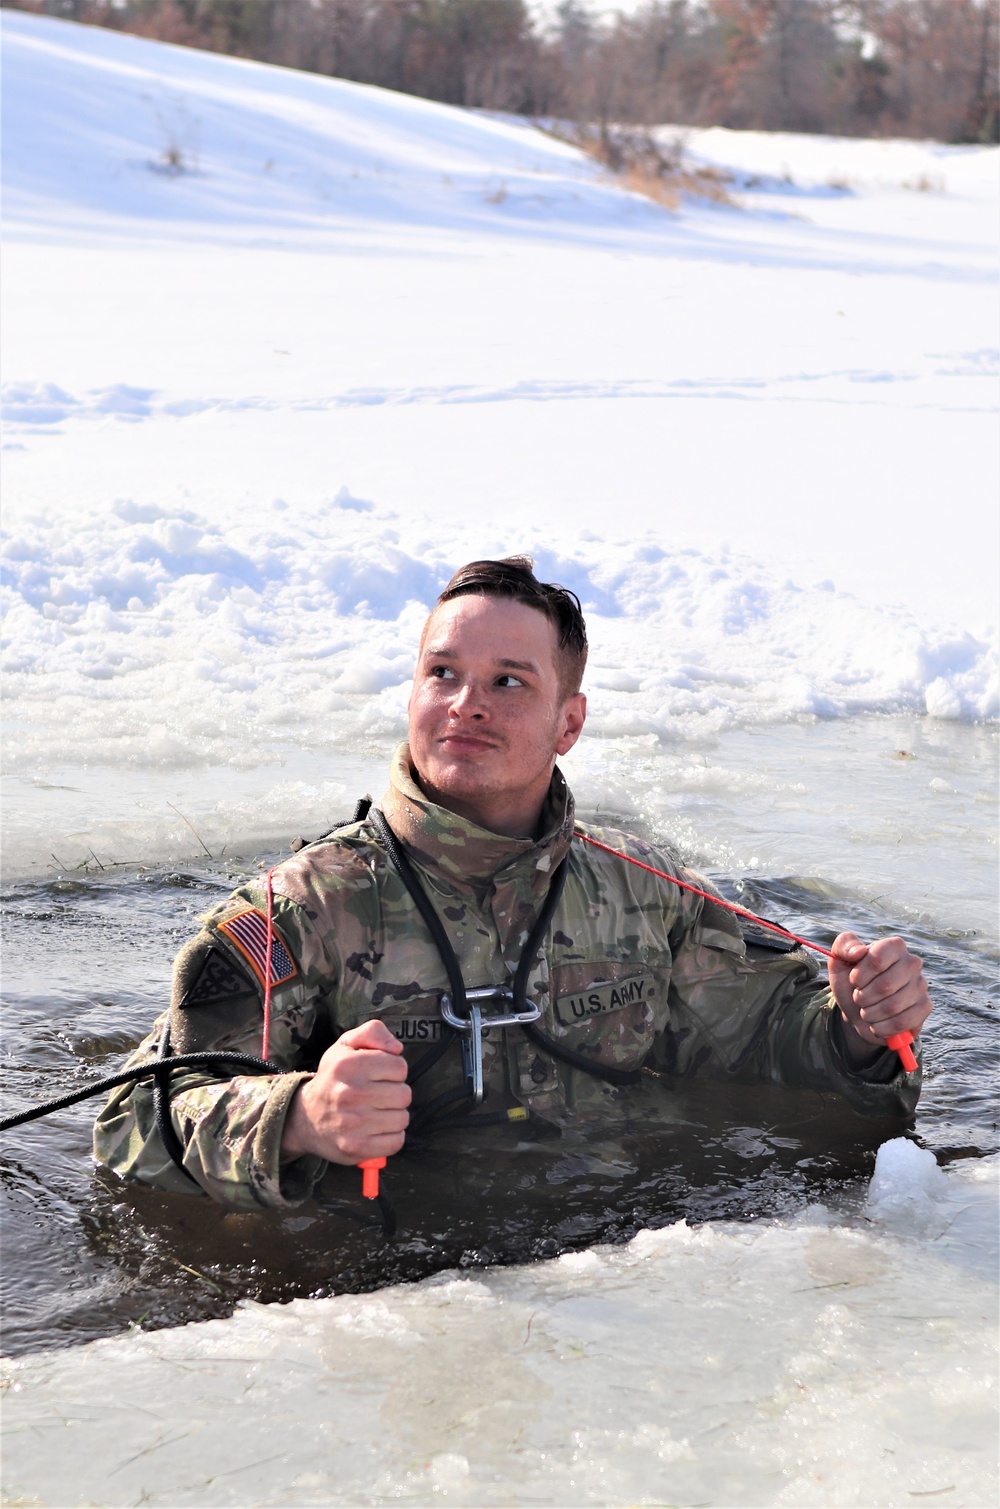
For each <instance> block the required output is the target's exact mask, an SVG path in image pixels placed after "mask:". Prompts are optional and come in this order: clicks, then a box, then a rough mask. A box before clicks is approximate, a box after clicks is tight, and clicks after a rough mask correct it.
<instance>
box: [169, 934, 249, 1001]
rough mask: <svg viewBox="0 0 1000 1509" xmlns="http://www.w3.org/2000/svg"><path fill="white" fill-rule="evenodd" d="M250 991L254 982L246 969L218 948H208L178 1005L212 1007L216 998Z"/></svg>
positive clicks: (225, 997) (222, 998) (221, 998)
mask: <svg viewBox="0 0 1000 1509" xmlns="http://www.w3.org/2000/svg"><path fill="white" fill-rule="evenodd" d="M252 994H253V982H252V981H251V980H250V979H249V978H248V976H247V973H246V971H245V970H244V969H241V968H240V966H239V965H238V964H234V963H233V961H232V959H230V958H229V956H228V954H224V953H223V952H222V950H221V949H219V948H210V949H209V950H208V951H207V953H206V954H205V956H204V958H203V959H202V962H201V968H200V969H199V970H198V973H197V975H196V976H195V978H194V979H193V980H192V981H191V983H190V984H189V985H188V987H187V989H186V990H185V991H184V994H183V995H182V996H181V998H180V1000H179V1001H178V1002H177V1004H178V1006H179V1007H180V1008H181V1010H182V1011H186V1010H187V1009H188V1008H189V1007H191V1006H213V1005H214V1004H215V1003H216V1002H217V1001H231V1000H232V999H233V998H234V996H248V995H252Z"/></svg>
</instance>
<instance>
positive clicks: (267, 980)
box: [260, 870, 274, 1058]
mask: <svg viewBox="0 0 1000 1509" xmlns="http://www.w3.org/2000/svg"><path fill="white" fill-rule="evenodd" d="M273 874H274V871H273V870H268V872H267V879H266V880H265V881H264V894H265V895H266V897H267V945H266V948H265V951H264V1034H263V1038H262V1040H261V1045H260V1056H261V1058H267V1055H268V1050H269V1048H270V1046H271V950H272V949H273V947H274V887H273V886H272V884H271V876H272V875H273Z"/></svg>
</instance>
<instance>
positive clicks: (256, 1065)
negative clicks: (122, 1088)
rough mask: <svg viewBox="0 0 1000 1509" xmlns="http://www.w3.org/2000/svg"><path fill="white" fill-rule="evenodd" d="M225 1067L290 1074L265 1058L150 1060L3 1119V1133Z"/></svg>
mask: <svg viewBox="0 0 1000 1509" xmlns="http://www.w3.org/2000/svg"><path fill="white" fill-rule="evenodd" d="M222 1064H235V1065H236V1067H237V1068H238V1069H247V1070H249V1071H250V1072H251V1073H253V1074H284V1073H286V1072H287V1071H286V1070H284V1069H282V1068H280V1067H279V1066H278V1065H277V1064H272V1063H269V1062H268V1061H267V1059H265V1058H255V1057H254V1056H253V1054H252V1053H225V1052H206V1053H181V1054H179V1055H178V1056H177V1058H172V1059H170V1060H169V1061H168V1062H166V1063H164V1062H162V1061H161V1060H159V1059H150V1060H148V1061H147V1062H146V1063H144V1064H136V1065H135V1066H134V1067H133V1068H131V1069H119V1071H118V1073H117V1074H109V1075H108V1076H107V1077H106V1078H105V1079H98V1080H95V1081H94V1082H93V1083H92V1084H89V1085H85V1086H84V1087H83V1089H82V1090H73V1091H71V1093H70V1094H69V1095H60V1096H59V1097H58V1098H57V1099H55V1100H47V1101H45V1103H44V1104H43V1105H40V1106H32V1107H31V1109H30V1110H29V1111H18V1112H17V1113H16V1114H15V1115H13V1116H4V1117H3V1118H2V1119H0V1132H8V1131H10V1130H11V1128H12V1127H19V1126H24V1124H25V1123H26V1122H28V1121H38V1120H39V1118H40V1117H42V1116H48V1115H49V1114H50V1112H52V1111H65V1110H66V1109H67V1107H69V1106H75V1105H77V1104H78V1103H79V1102H80V1101H81V1100H89V1099H90V1097H91V1096H92V1095H105V1094H107V1092H108V1091H109V1090H115V1089H117V1087H118V1086H119V1085H128V1084H132V1083H134V1082H135V1081H136V1080H140V1079H158V1078H161V1077H162V1078H168V1077H169V1076H170V1074H172V1073H173V1071H174V1070H175V1069H201V1068H207V1067H208V1066H209V1065H215V1066H219V1065H222Z"/></svg>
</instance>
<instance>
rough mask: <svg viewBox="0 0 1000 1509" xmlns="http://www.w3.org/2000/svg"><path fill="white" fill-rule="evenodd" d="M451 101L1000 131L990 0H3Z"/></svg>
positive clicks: (563, 111)
mask: <svg viewBox="0 0 1000 1509" xmlns="http://www.w3.org/2000/svg"><path fill="white" fill-rule="evenodd" d="M0 3H2V4H3V5H5V6H9V7H13V8H17V9H21V10H31V11H36V12H43V13H46V14H49V15H56V16H62V17H66V18H68V19H71V20H75V21H80V22H84V23H86V24H88V25H95V26H106V27H112V28H114V29H117V30H121V31H128V32H133V33H136V34H138V35H140V36H144V37H153V38H157V39H159V40H161V41H166V42H175V43H179V44H181V45H182V46H188V47H198V48H206V49H209V50H212V51H216V52H226V53H233V54H235V55H237V56H239V57H245V58H255V59H258V60H260V61H262V62H267V63H279V64H284V65H286V66H288V67H291V68H301V69H305V70H307V71H308V72H313V73H323V74H331V75H336V76H337V77H339V78H346V79H354V80H357V81H358V82H361V83H367V84H381V85H384V86H385V87H386V88H389V89H398V90H402V91H403V92H404V93H407V94H417V95H422V96H424V97H425V98H428V99H435V100H443V101H445V102H447V103H449V104H456V105H465V106H470V107H479V108H483V109H488V110H500V111H510V112H513V113H516V114H523V115H530V116H534V117H537V118H541V119H549V120H561V121H565V122H575V123H577V124H578V125H580V126H581V127H584V126H586V127H589V128H594V127H597V128H598V129H600V130H602V131H603V130H604V129H605V128H606V127H608V126H609V125H610V124H611V123H616V124H618V125H624V126H629V125H631V126H652V125H658V124H663V123H671V124H677V125H687V126H713V125H718V126H731V127H737V128H744V129H755V130H764V131H811V132H829V133H834V134H839V135H848V136H910V137H932V138H935V139H937V140H939V141H947V142H996V141H998V140H1000V106H998V88H997V64H998V19H1000V0H648V3H647V4H645V5H644V6H642V7H641V8H640V9H639V10H638V11H636V12H634V13H633V14H631V15H616V16H613V17H612V18H610V19H603V20H598V19H595V17H594V16H593V15H592V14H591V13H590V12H589V11H588V10H587V8H586V6H585V4H583V3H582V0H562V3H561V4H560V5H559V6H558V8H557V10H556V12H555V13H554V16H553V17H552V19H551V20H549V21H547V22H542V21H540V20H539V19H538V17H537V16H536V15H535V13H534V12H533V11H532V10H531V9H530V8H529V6H528V4H527V3H525V0H0Z"/></svg>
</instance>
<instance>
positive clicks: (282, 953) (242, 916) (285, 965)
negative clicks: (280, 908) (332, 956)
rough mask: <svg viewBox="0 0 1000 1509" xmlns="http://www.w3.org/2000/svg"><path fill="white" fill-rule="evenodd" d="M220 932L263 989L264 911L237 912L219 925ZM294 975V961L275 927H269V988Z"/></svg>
mask: <svg viewBox="0 0 1000 1509" xmlns="http://www.w3.org/2000/svg"><path fill="white" fill-rule="evenodd" d="M219 932H220V933H225V935H226V937H227V938H228V939H229V941H230V942H231V943H234V944H235V945H236V947H237V948H238V949H239V951H240V953H241V954H242V955H243V957H244V959H245V960H246V961H247V963H248V964H249V965H250V968H251V969H252V970H253V972H254V974H255V975H256V977H257V980H258V982H259V983H260V985H261V987H262V988H263V986H264V984H265V979H266V975H265V971H266V968H267V918H266V917H265V916H264V914H263V912H258V911H257V910H256V908H255V907H248V908H247V910H246V911H245V912H238V913H237V915H236V916H235V917H227V918H226V920H225V922H220V923H219ZM297 974H298V970H297V969H296V967H295V960H294V959H293V958H292V956H291V953H290V952H289V949H288V946H287V944H286V943H285V940H284V938H282V936H281V934H280V933H279V932H278V929H277V928H276V927H272V937H271V985H272V987H273V986H275V985H284V984H285V982H286V981H287V980H293V979H294V978H295V976H296V975H297Z"/></svg>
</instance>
